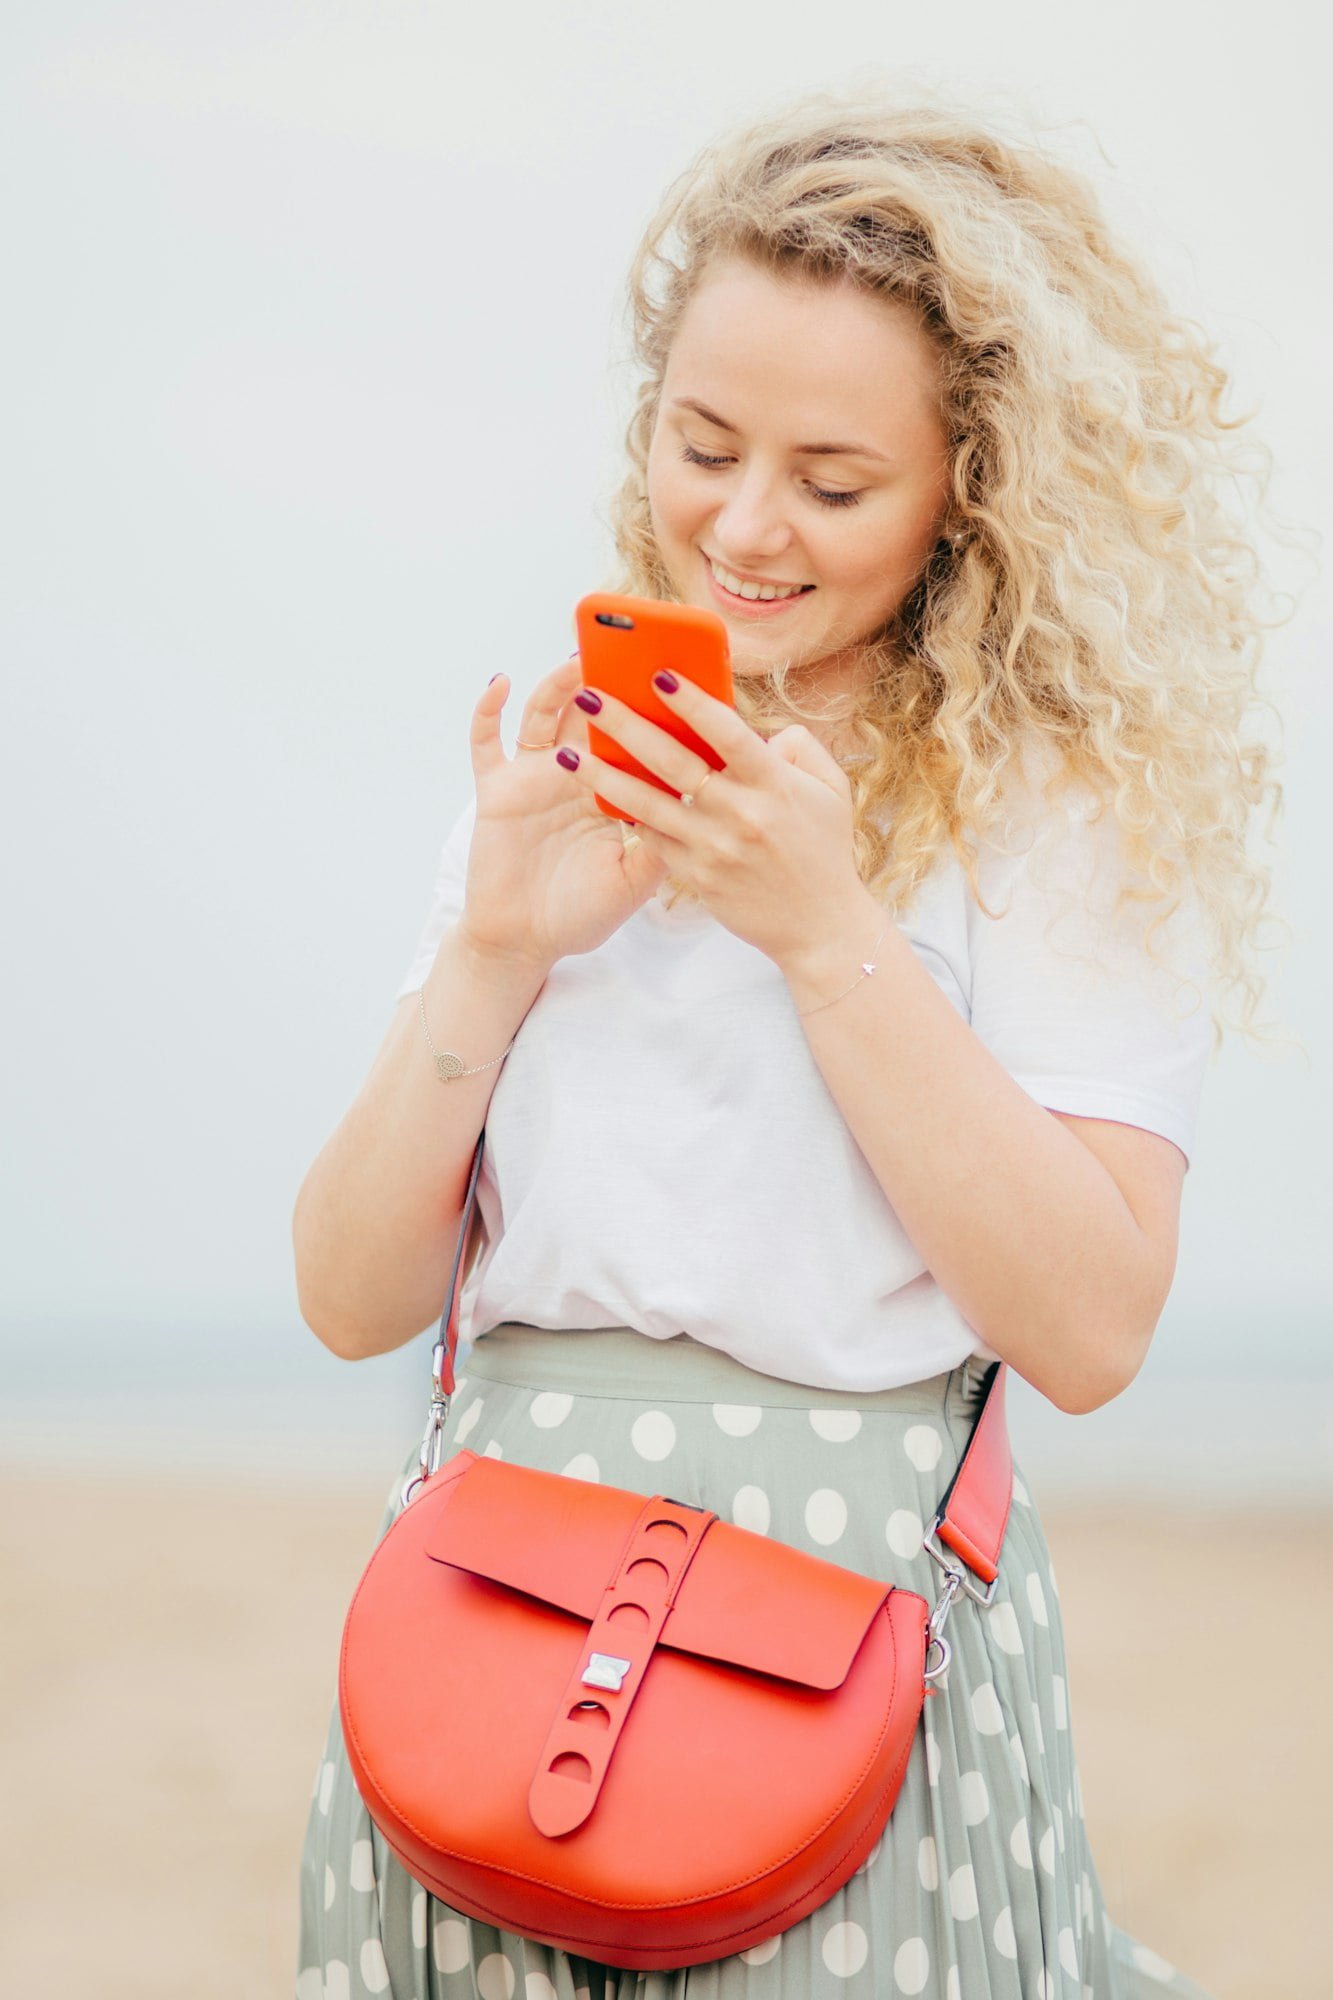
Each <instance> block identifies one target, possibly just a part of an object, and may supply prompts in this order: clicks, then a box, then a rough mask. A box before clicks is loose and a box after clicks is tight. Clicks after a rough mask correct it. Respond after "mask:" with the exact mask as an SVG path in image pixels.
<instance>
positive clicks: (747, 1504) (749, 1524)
mask: <svg viewBox="0 0 1333 2000" xmlns="http://www.w3.org/2000/svg"><path fill="white" fill-rule="evenodd" d="M772 1511H773V1510H772V1508H771V1507H770V1506H769V1504H768V1495H767V1493H765V1491H764V1489H763V1487H762V1486H741V1487H738V1488H737V1490H736V1493H735V1494H734V1496H733V1498H732V1502H731V1518H732V1520H733V1521H734V1522H735V1524H736V1526H737V1527H738V1528H749V1530H750V1531H751V1533H752V1534H755V1535H766V1534H767V1533H768V1523H769V1520H770V1518H771V1515H772Z"/></svg>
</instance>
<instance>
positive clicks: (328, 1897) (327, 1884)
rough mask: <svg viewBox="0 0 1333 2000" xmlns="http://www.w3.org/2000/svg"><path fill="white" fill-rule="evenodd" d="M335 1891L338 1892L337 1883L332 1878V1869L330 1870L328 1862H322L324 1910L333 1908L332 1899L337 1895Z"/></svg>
mask: <svg viewBox="0 0 1333 2000" xmlns="http://www.w3.org/2000/svg"><path fill="white" fill-rule="evenodd" d="M337 1893H338V1884H337V1883H336V1882H335V1881H334V1879H333V1870H332V1869H331V1868H330V1867H329V1865H328V1863H327V1862H325V1864H324V1907H325V1909H326V1910H331V1909H332V1908H333V1899H334V1897H335V1896H336V1895H337Z"/></svg>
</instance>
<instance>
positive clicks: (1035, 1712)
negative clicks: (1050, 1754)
mask: <svg viewBox="0 0 1333 2000" xmlns="http://www.w3.org/2000/svg"><path fill="white" fill-rule="evenodd" d="M1032 1734H1033V1735H1034V1736H1035V1737H1036V1739H1037V1755H1038V1756H1039V1757H1044V1756H1045V1755H1046V1732H1045V1730H1044V1729H1043V1728H1042V1726H1041V1710H1040V1709H1039V1708H1038V1706H1037V1704H1036V1702H1035V1701H1034V1702H1033V1704H1032Z"/></svg>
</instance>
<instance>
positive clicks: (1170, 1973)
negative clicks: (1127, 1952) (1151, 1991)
mask: <svg viewBox="0 0 1333 2000" xmlns="http://www.w3.org/2000/svg"><path fill="white" fill-rule="evenodd" d="M1131 1956H1132V1958H1133V1960H1134V1963H1135V1965H1136V1966H1137V1967H1138V1969H1139V1971H1140V1972H1146V1973H1147V1975H1148V1977H1149V1978H1150V1979H1174V1978H1175V1976H1176V1968H1175V1966H1174V1965H1171V1964H1169V1963H1168V1961H1167V1960H1166V1959H1164V1958H1163V1957H1162V1956H1161V1955H1160V1953H1158V1952H1155V1951H1150V1950H1149V1949H1148V1947H1147V1945H1146V1944H1136V1945H1135V1947H1134V1949H1133V1952H1132V1954H1131Z"/></svg>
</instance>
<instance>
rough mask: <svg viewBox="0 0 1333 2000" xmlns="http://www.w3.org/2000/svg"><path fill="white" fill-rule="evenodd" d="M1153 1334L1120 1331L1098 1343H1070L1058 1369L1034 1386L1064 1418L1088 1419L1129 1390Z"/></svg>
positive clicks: (1095, 1341) (1097, 1341) (1140, 1366)
mask: <svg viewBox="0 0 1333 2000" xmlns="http://www.w3.org/2000/svg"><path fill="white" fill-rule="evenodd" d="M1153 1330H1154V1329H1151V1328H1150V1329H1149V1331H1148V1333H1147V1334H1146V1335H1145V1334H1142V1333H1140V1332H1137V1331H1135V1332H1128V1331H1126V1330H1124V1329H1120V1330H1118V1331H1117V1332H1116V1333H1115V1334H1113V1335H1107V1336H1106V1337H1104V1338H1102V1339H1099V1340H1094V1341H1087V1340H1085V1341H1083V1342H1081V1343H1071V1344H1070V1348H1069V1350H1068V1351H1067V1352H1066V1353H1064V1354H1062V1355H1061V1357H1060V1365H1059V1367H1058V1368H1054V1369H1052V1370H1051V1371H1050V1374H1049V1378H1048V1379H1046V1380H1042V1381H1034V1383H1033V1386H1034V1388H1037V1389H1040V1390H1041V1392H1042V1394H1043V1395H1044V1396H1045V1397H1046V1398H1047V1400H1048V1401H1049V1402H1052V1403H1054V1404H1055V1407H1056V1408H1057V1410H1063V1411H1064V1412H1065V1414H1066V1415H1067V1416H1071V1417H1087V1416H1091V1414H1092V1412H1093V1411H1094V1410H1100V1409H1103V1408H1104V1407H1105V1405H1106V1404H1107V1403H1112V1402H1114V1401H1115V1399H1116V1397H1117V1396H1120V1395H1123V1394H1124V1392H1125V1390H1126V1389H1128V1387H1129V1385H1130V1383H1131V1382H1132V1381H1133V1380H1134V1378H1135V1376H1136V1375H1137V1374H1138V1372H1139V1370H1140V1368H1142V1366H1143V1363H1144V1359H1145V1357H1146V1356H1147V1352H1148V1347H1149V1344H1150V1342H1151V1340H1152V1334H1153Z"/></svg>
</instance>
